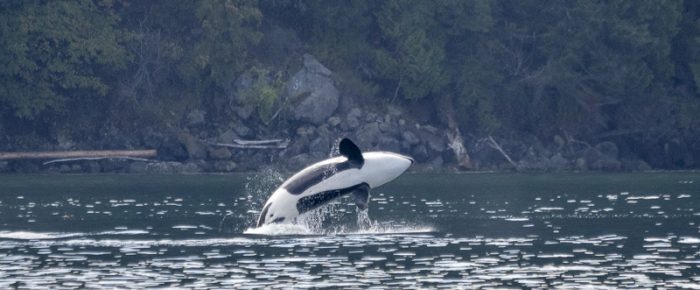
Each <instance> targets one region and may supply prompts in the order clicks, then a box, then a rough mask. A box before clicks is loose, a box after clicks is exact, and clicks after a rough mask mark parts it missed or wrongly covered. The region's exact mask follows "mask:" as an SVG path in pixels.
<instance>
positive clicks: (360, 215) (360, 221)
mask: <svg viewBox="0 0 700 290" xmlns="http://www.w3.org/2000/svg"><path fill="white" fill-rule="evenodd" d="M373 226H374V225H373V223H372V220H371V219H370V218H369V210H368V209H365V210H358V211H357V229H358V230H360V231H366V230H369V229H371V228H372V227H373Z"/></svg>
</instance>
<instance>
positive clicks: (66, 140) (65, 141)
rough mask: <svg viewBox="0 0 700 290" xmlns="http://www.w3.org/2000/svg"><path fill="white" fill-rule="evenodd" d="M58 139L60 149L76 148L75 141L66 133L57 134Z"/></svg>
mask: <svg viewBox="0 0 700 290" xmlns="http://www.w3.org/2000/svg"><path fill="white" fill-rule="evenodd" d="M56 141H57V142H58V146H57V147H58V149H60V150H71V149H74V147H75V142H73V140H71V139H70V137H68V136H66V135H65V134H60V133H59V134H58V136H56Z"/></svg>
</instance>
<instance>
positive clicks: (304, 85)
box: [286, 54, 340, 125]
mask: <svg viewBox="0 0 700 290" xmlns="http://www.w3.org/2000/svg"><path fill="white" fill-rule="evenodd" d="M303 58H304V67H303V68H302V69H301V70H299V71H298V72H297V73H296V74H294V75H293V76H292V78H291V79H290V80H289V83H288V85H287V91H286V96H287V98H289V99H290V100H291V101H292V104H294V106H293V108H292V117H293V118H294V119H295V120H301V121H306V122H310V123H313V124H317V125H320V124H322V123H324V122H325V121H326V119H327V118H328V117H330V116H331V115H333V112H335V110H336V109H337V108H338V100H339V98H340V93H339V92H338V89H337V88H336V87H335V85H334V84H333V80H332V79H331V74H332V73H331V71H330V70H329V69H328V68H326V67H325V66H323V65H322V64H321V63H320V62H318V60H316V58H314V57H313V56H312V55H310V54H305V55H304V57H303Z"/></svg>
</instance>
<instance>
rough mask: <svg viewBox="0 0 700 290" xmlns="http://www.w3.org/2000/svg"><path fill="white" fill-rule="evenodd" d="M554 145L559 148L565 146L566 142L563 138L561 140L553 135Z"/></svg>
mask: <svg viewBox="0 0 700 290" xmlns="http://www.w3.org/2000/svg"><path fill="white" fill-rule="evenodd" d="M554 144H557V147H559V148H561V147H564V145H566V141H564V138H562V137H561V136H559V135H554Z"/></svg>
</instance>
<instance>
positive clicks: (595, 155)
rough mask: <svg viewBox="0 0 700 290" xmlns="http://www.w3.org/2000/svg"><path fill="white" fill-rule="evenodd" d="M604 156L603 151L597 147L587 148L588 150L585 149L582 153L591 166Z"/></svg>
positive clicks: (582, 156)
mask: <svg viewBox="0 0 700 290" xmlns="http://www.w3.org/2000/svg"><path fill="white" fill-rule="evenodd" d="M603 157H604V155H603V153H601V152H600V150H598V149H596V148H595V147H590V148H586V150H583V154H582V155H581V158H583V160H584V161H585V162H586V165H589V166H590V165H591V164H593V163H595V162H596V161H598V160H600V159H601V158H603Z"/></svg>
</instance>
